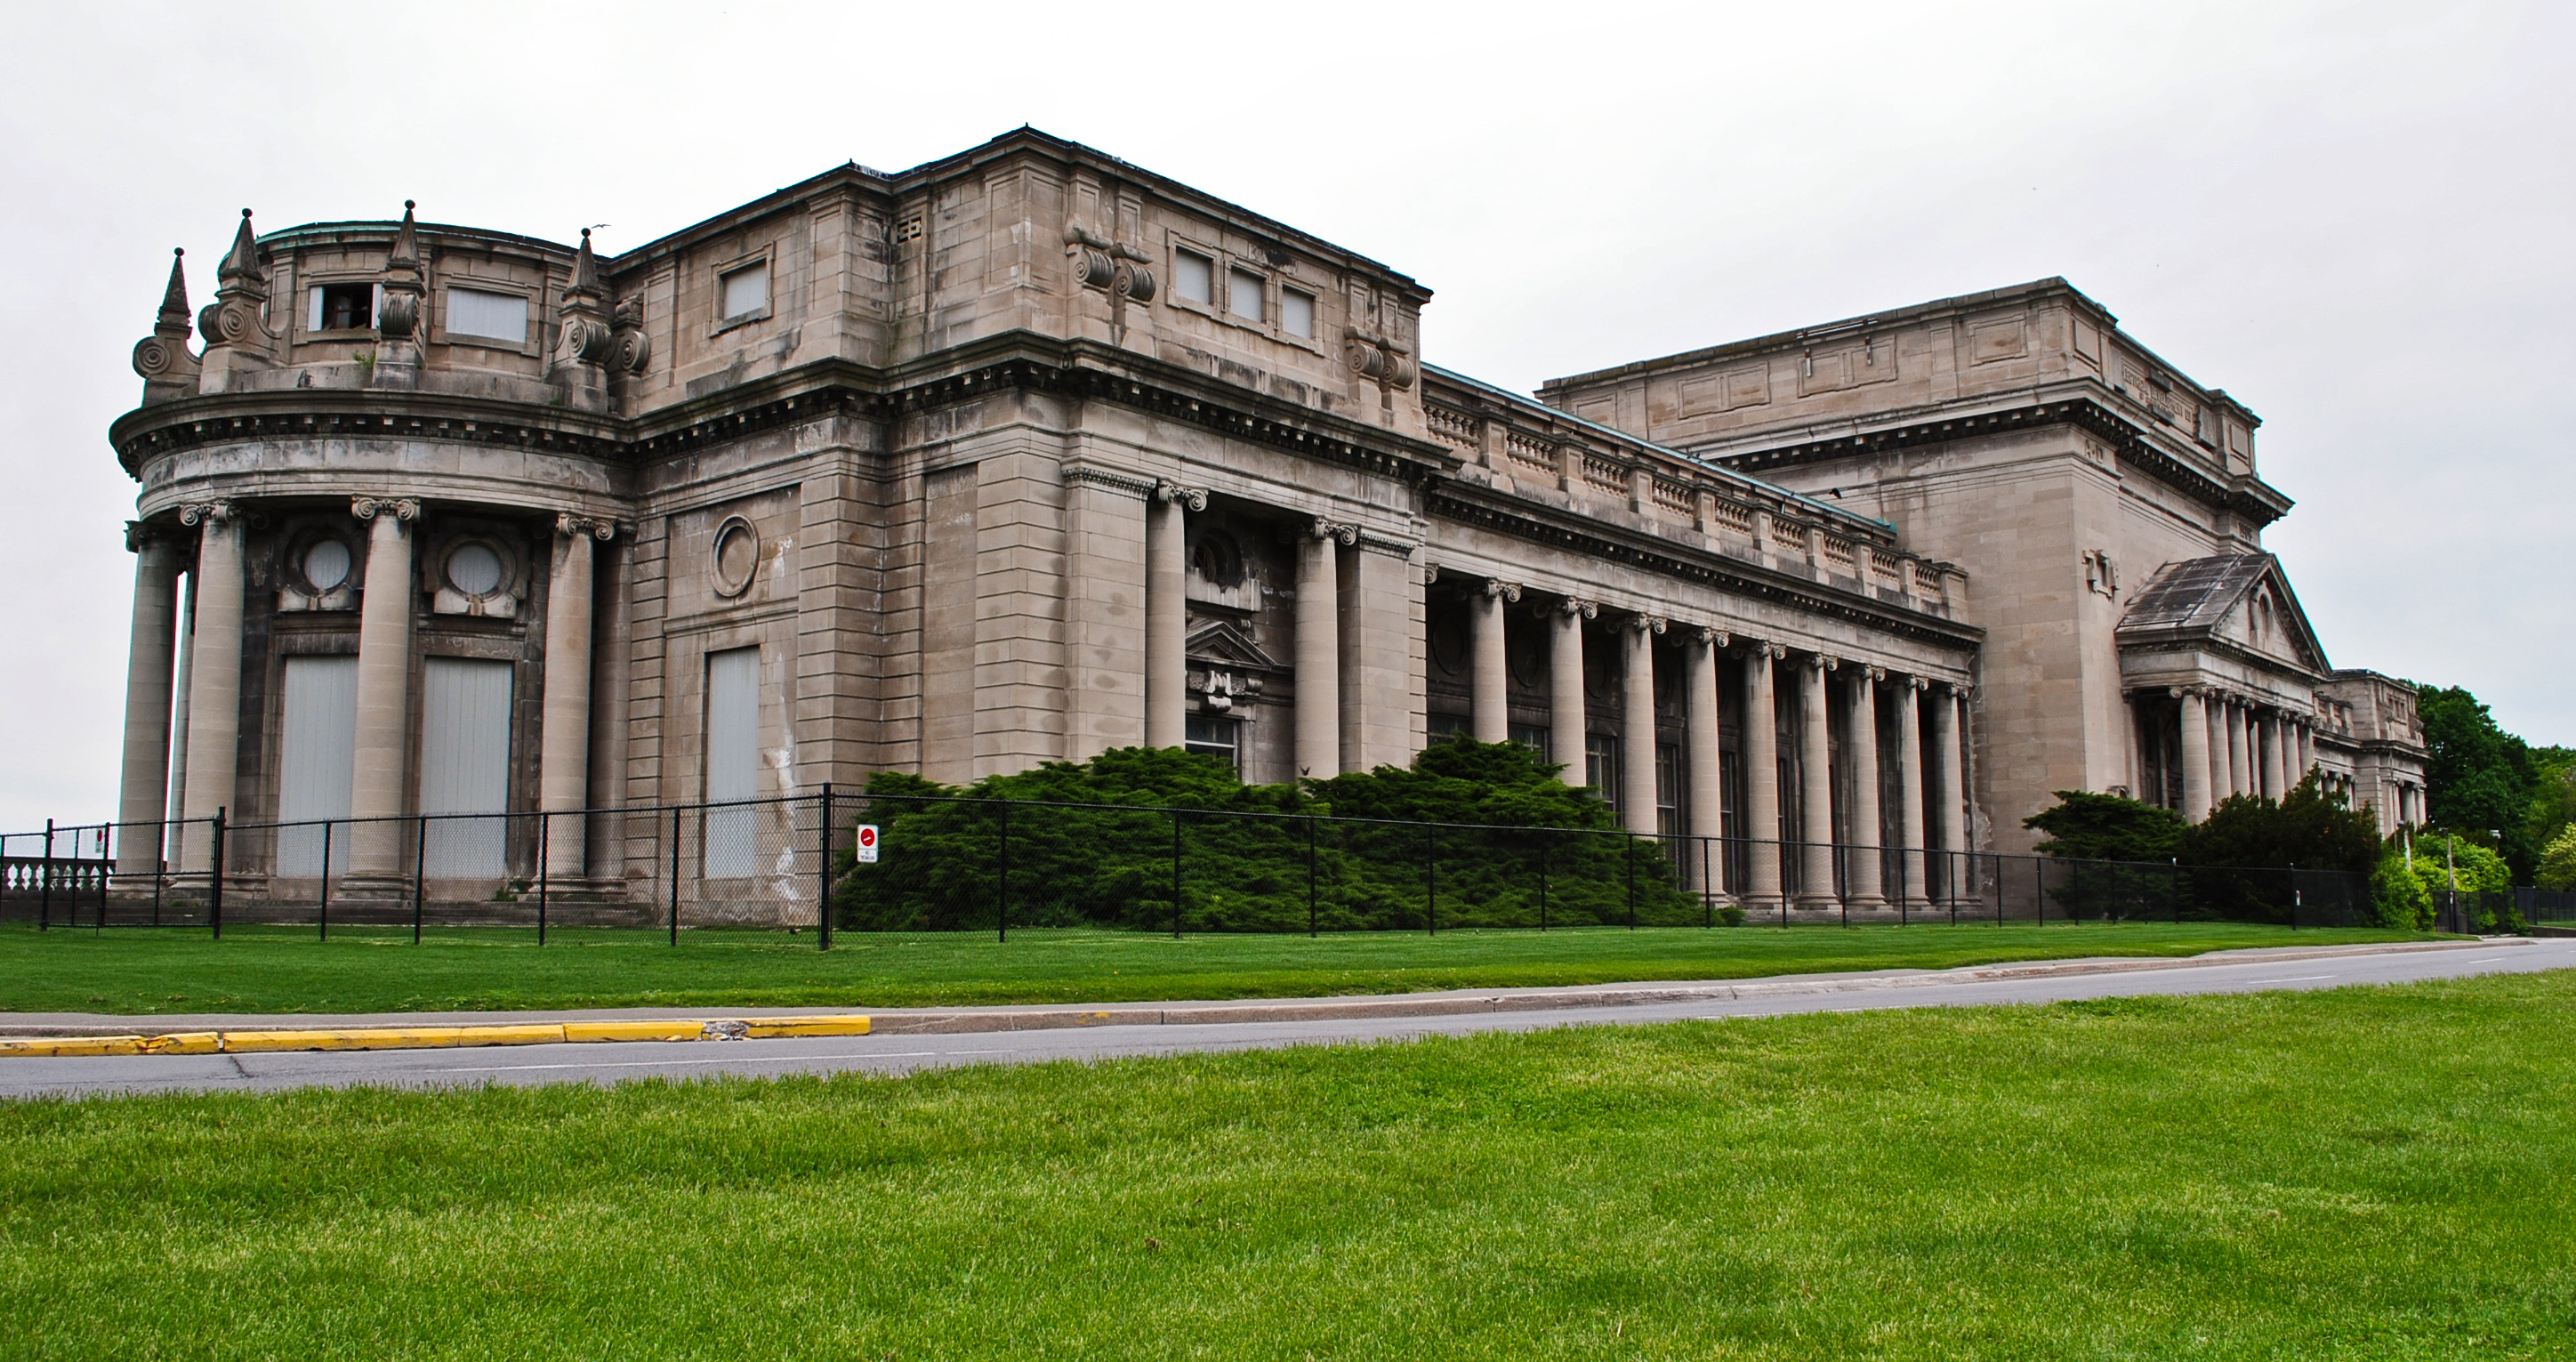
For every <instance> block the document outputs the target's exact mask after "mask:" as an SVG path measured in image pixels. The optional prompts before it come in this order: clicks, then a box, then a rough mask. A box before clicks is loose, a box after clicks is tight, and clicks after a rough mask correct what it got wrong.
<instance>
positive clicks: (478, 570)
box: [447, 544, 501, 596]
mask: <svg viewBox="0 0 2576 1362" xmlns="http://www.w3.org/2000/svg"><path fill="white" fill-rule="evenodd" d="M447 584H448V585H449V586H452V587H455V588H456V589H457V590H459V591H462V592H464V593H465V594H466V595H468V596H489V595H491V594H492V593H493V592H495V591H498V590H500V589H501V555H499V554H497V553H494V552H493V551H492V549H491V547H490V546H489V545H486V544H467V545H464V546H463V547H461V548H459V549H457V550H456V552H454V553H451V554H449V555H447Z"/></svg>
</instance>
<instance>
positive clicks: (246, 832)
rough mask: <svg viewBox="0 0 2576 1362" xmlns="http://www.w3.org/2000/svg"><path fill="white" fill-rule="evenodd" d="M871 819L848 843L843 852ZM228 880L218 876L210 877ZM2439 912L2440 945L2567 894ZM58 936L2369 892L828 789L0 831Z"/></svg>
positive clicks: (2561, 917) (1898, 912)
mask: <svg viewBox="0 0 2576 1362" xmlns="http://www.w3.org/2000/svg"><path fill="white" fill-rule="evenodd" d="M863 826H864V829H865V832H866V836H865V838H864V846H863V839H862V837H861V836H860V835H859V834H860V833H861V831H862V828H863ZM216 864H221V865H223V866H224V867H225V873H224V874H223V875H222V876H220V877H217V876H215V875H213V874H212V873H210V869H209V868H210V867H211V866H213V865H216ZM2515 895H2519V896H2522V897H2520V898H2516V897H2515V896H2513V895H2505V896H2497V897H2499V898H2500V899H2501V900H2502V902H2500V903H2498V904H2493V905H2489V904H2484V903H2482V902H2481V901H2480V900H2479V898H2478V896H2474V895H2466V894H2464V895H2461V896H2458V898H2456V899H2446V901H2445V902H2444V903H2443V904H2442V905H2440V907H2441V921H2440V923H2439V924H2438V925H2439V926H2440V927H2441V928H2442V929H2443V930H2449V931H2478V930H2495V929H2498V928H2497V924H2499V923H2513V924H2519V923H2521V922H2525V921H2529V922H2546V921H2566V920H2576V895H2556V896H2541V895H2538V891H2532V890H2519V891H2515ZM0 917H6V918H10V919H16V920H32V921H35V922H36V923H38V924H39V925H40V926H43V927H46V928H52V927H58V926H82V927H112V926H148V925H158V926H194V927H209V928H212V929H214V930H216V931H217V932H218V933H219V932H220V931H221V929H222V926H223V924H224V923H226V922H227V921H229V922H233V923H246V922H258V923H293V924H301V925H308V926H311V927H313V928H314V929H315V930H316V931H318V932H321V933H323V934H326V935H327V934H328V932H329V931H330V930H331V928H332V927H333V926H334V925H335V924H336V925H341V926H358V925H366V926H373V927H379V928H381V927H385V926H394V927H399V928H407V929H409V930H410V931H411V932H413V933H414V934H415V935H417V934H419V933H421V932H424V931H426V930H429V929H431V928H448V927H463V926H511V927H521V928H534V929H536V930H537V931H538V932H539V933H541V934H542V933H543V932H544V931H546V930H548V929H549V928H551V927H555V926H565V925H583V926H621V927H630V928H638V929H655V930H660V931H664V932H667V933H669V934H670V936H671V938H672V939H673V940H674V941H677V940H678V939H679V935H680V933H681V932H682V931H683V930H685V929H691V928H702V927H718V926H742V927H765V928H773V929H793V930H800V931H813V932H816V933H817V934H818V936H820V937H821V938H822V940H823V944H828V941H829V934H830V932H831V931H833V930H835V929H838V930H843V931H852V930H856V931H870V930H906V931H922V930H928V931H979V932H996V933H1005V934H1006V933H1007V932H1008V931H1009V930H1010V929H1011V928H1013V927H1059V926H1096V927H1114V928H1126V929H1132V930H1139V931H1157V932H1181V933H1206V932H1310V933H1320V932H1327V931H1331V932H1349V931H1419V932H1437V931H1441V930H1444V929H1456V928H1529V929H1534V930H1547V929H1551V928H1558V927H1598V926H1634V927H1649V926H1652V927H1673V926H1703V927H1714V926H1718V925H1721V924H1734V923H1749V924H1753V925H1778V926H1796V925H1813V924H1820V923H1821V924H1857V923H1882V922H1883V923H1917V922H1943V923H1977V922H1992V923H2015V922H2018V923H2050V922H2129V921H2143V922H2255V923H2270V924H2275V925H2282V926H2291V927H2353V926H2374V925H2378V924H2379V920H2380V919H2379V913H2378V911H2377V908H2376V906H2375V905H2374V902H2373V899H2372V893H2371V885H2370V878H2369V877H2368V876H2366V875H2356V874H2348V873H2343V872H2336V871H2320V870H2307V869H2295V868H2290V867H2280V868H2267V869H2245V868H2234V867H2208V866H2184V865H2174V864H2167V865H2152V864H2133V863H2124V862H2105V861H2080V860H2067V859H2061V858H2058V857H2051V856H2010V855H1999V854H1995V853H1989V852H1955V851H1940V850H1921V849H1905V848H1887V847H1857V846H1846V845H1828V844H1820V843H1777V842H1767V841H1756V840H1751V839H1738V838H1691V837H1654V836H1650V835H1645V834H1640V833H1633V832H1628V831H1624V830H1607V829H1598V828H1544V827H1507V826H1491V825H1483V824H1460V823H1425V822H1404V821H1395V820H1375V819H1359V818H1337V817H1329V816H1322V815H1310V814H1303V813H1296V812H1248V811H1242V810H1210V809H1186V808H1167V807H1159V806H1145V805H1125V804H1066V803H1049V802H1040V801H1030V800H1005V799H982V798H974V797H965V796H921V795H907V796H891V795H878V796H869V795H865V794H857V793H836V792H833V791H831V790H829V789H828V788H827V789H826V790H824V791H822V792H818V793H816V794H812V795H805V796H798V797H785V798H773V799H763V800H747V801H738V802H732V803H710V804H687V805H659V806H650V807H630V808H624V809H614V810H581V811H565V812H557V813H548V814H538V813H506V814H416V815H410V816H406V817H403V818H398V819H382V820H372V821H370V820H348V819H334V820H327V821H308V822H240V823H236V822H231V821H228V820H227V819H225V818H222V817H217V818H213V819H197V820H189V821H174V822H170V823H161V824H144V825H114V824H86V825H81V826H77V827H75V826H57V827H49V828H48V829H46V830H45V831H44V832H41V833H23V834H12V835H10V836H8V837H6V838H5V839H0Z"/></svg>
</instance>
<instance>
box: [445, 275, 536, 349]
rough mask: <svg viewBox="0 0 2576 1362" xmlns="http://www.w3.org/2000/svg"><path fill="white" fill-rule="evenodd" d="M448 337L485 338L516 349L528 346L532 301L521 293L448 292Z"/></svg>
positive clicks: (463, 289)
mask: <svg viewBox="0 0 2576 1362" xmlns="http://www.w3.org/2000/svg"><path fill="white" fill-rule="evenodd" d="M447 334H449V335H451V336H482V337H486V338H488V339H491V340H497V341H507V342H509V343H510V344H512V345H525V344H527V342H528V299H527V295H525V294H520V293H486V292H484V291H483V290H481V289H472V288H452V289H449V290H448V291H447Z"/></svg>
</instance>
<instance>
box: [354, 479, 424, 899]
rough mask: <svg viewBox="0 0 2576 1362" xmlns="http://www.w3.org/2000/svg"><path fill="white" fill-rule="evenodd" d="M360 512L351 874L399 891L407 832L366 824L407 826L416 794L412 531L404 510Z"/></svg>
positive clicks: (371, 507) (388, 507) (370, 507)
mask: <svg viewBox="0 0 2576 1362" xmlns="http://www.w3.org/2000/svg"><path fill="white" fill-rule="evenodd" d="M356 509H357V511H358V512H359V513H360V517H361V518H362V519H364V520H366V521H367V522H368V526H367V577H366V585H365V588H364V590H363V592H362V593H361V594H360V596H359V598H358V696H357V709H358V734H357V749H356V750H357V770H356V771H355V772H354V773H352V778H351V780H350V782H349V814H350V816H351V817H352V818H355V819H359V820H362V821H360V822H358V823H357V824H356V825H355V826H353V827H352V828H351V829H350V838H349V874H350V877H351V878H352V879H358V880H366V879H374V880H377V881H379V882H381V886H382V887H383V888H385V889H396V888H398V886H399V882H400V880H401V879H402V878H403V877H404V876H405V875H406V874H407V873H408V872H409V870H410V867H409V866H408V865H405V864H404V863H403V859H402V852H403V827H402V825H401V824H400V823H399V822H393V821H380V822H366V821H363V820H366V819H380V820H393V819H398V818H400V817H401V816H402V812H403V796H404V793H405V792H406V791H407V790H409V789H410V781H409V779H408V767H409V762H408V760H407V758H408V757H409V755H410V744H409V743H408V741H406V738H407V734H406V729H407V728H408V726H409V723H410V719H411V616H412V570H411V550H412V536H411V526H410V524H409V523H408V521H409V517H408V516H406V515H405V509H406V508H405V507H404V506H403V505H401V504H398V503H392V502H383V501H362V502H360V503H358V505H357V507H356ZM412 514H415V515H416V514H417V512H416V511H414V512H412ZM354 887H356V888H363V887H364V886H354Z"/></svg>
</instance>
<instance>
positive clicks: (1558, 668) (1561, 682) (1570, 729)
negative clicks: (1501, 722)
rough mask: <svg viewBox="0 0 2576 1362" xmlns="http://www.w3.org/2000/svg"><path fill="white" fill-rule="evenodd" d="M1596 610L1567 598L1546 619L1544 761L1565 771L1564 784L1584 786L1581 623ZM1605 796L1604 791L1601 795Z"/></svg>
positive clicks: (1595, 607)
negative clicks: (1545, 732) (1546, 749)
mask: <svg viewBox="0 0 2576 1362" xmlns="http://www.w3.org/2000/svg"><path fill="white" fill-rule="evenodd" d="M1599 610H1600V607H1599V606H1597V605H1594V604H1593V603H1592V602H1590V601H1578V600H1576V599H1574V598H1573V597H1571V596H1568V597H1566V598H1565V599H1564V600H1561V601H1558V602H1557V603H1556V609H1555V610H1554V611H1553V612H1551V613H1550V614H1549V615H1548V626H1549V630H1550V632H1549V635H1548V656H1547V746H1548V753H1547V759H1548V760H1549V761H1553V762H1558V763H1561V764H1562V765H1563V766H1564V767H1565V771H1564V774H1563V779H1564V781H1565V783H1566V784H1568V785H1574V786H1581V785H1583V784H1584V783H1585V779H1584V771H1583V622H1584V621H1585V620H1588V619H1590V618H1592V617H1593V615H1594V614H1596V613H1598V611H1599ZM1602 793H1604V794H1605V795H1606V794H1607V793H1609V792H1608V791H1606V790H1605V791H1603V792H1602Z"/></svg>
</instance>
